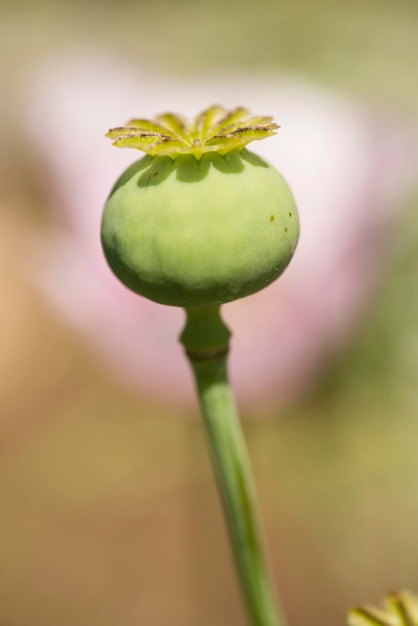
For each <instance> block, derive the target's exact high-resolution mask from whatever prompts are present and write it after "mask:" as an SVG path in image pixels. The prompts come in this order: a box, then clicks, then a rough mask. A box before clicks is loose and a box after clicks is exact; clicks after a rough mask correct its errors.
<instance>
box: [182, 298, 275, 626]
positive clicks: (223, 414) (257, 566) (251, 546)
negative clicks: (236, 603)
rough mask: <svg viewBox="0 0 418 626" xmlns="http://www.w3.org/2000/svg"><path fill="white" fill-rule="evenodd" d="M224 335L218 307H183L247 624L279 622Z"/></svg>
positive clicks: (184, 337)
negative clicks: (185, 308)
mask: <svg viewBox="0 0 418 626" xmlns="http://www.w3.org/2000/svg"><path fill="white" fill-rule="evenodd" d="M229 336H230V332H229V330H228V329H227V328H226V326H225V325H224V324H223V322H222V320H221V317H220V313H219V307H212V308H207V309H189V310H187V323H186V327H185V329H184V331H183V333H182V335H181V342H182V343H183V345H184V346H185V348H186V354H187V356H188V357H189V360H190V363H191V366H192V368H193V371H194V375H195V380H196V386H197V392H198V395H199V401H200V406H201V410H202V414H203V418H204V423H205V427H206V433H207V436H208V440H209V446H210V451H211V456H212V462H213V466H214V470H215V474H216V478H217V482H218V487H219V491H220V495H221V498H222V503H223V507H224V512H225V516H226V521H227V525H228V530H229V536H230V539H231V543H232V550H233V555H234V559H235V565H236V568H237V572H238V577H239V580H240V583H241V588H242V592H243V596H244V601H245V604H246V608H247V612H248V617H249V623H250V624H251V626H283V625H284V620H283V618H282V616H281V614H280V613H279V611H278V607H277V603H276V599H275V594H274V588H273V584H272V581H271V577H270V574H269V571H268V567H267V563H266V559H265V556H264V550H263V541H262V533H261V527H260V523H259V519H258V506H257V501H256V496H255V488H254V483H253V477H252V473H251V468H250V463H249V459H248V453H247V449H246V445H245V440H244V437H243V433H242V429H241V426H240V421H239V418H238V415H237V411H236V407H235V402H234V397H233V394H232V391H231V387H230V384H229V381H228V375H227V367H226V361H227V352H228V340H229Z"/></svg>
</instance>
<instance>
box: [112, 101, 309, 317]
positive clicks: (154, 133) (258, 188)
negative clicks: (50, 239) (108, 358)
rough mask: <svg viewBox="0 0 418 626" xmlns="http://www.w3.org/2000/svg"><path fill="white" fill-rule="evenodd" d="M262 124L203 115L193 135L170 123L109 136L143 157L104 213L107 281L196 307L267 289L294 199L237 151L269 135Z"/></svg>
mask: <svg viewBox="0 0 418 626" xmlns="http://www.w3.org/2000/svg"><path fill="white" fill-rule="evenodd" d="M275 128H277V126H276V125H275V124H273V123H272V122H271V118H249V117H248V111H246V110H245V109H236V110H235V111H233V112H232V113H229V114H228V113H227V112H226V111H225V110H224V109H222V108H221V107H211V108H210V109H208V110H207V111H204V112H203V113H202V114H201V115H200V116H198V117H197V119H196V121H195V122H194V124H193V125H191V126H189V127H188V126H187V125H186V123H185V122H184V121H183V120H181V118H178V117H177V116H173V115H171V114H167V115H164V116H160V117H159V118H157V119H156V121H155V122H148V121H147V120H132V121H131V122H129V123H128V125H127V126H126V127H123V128H118V129H114V130H112V131H109V133H108V135H109V136H110V137H111V138H113V139H114V140H115V141H114V144H115V145H116V146H121V147H133V148H138V149H141V150H143V151H145V152H147V155H146V156H145V157H144V158H142V159H141V160H139V161H137V162H136V163H134V164H133V165H132V166H131V167H129V168H128V169H127V170H126V171H125V172H124V173H123V174H122V176H121V177H120V178H119V180H118V181H117V183H116V185H115V186H114V188H113V190H112V192H111V194H110V197H109V199H108V201H107V203H106V206H105V210H104V214H103V221H102V244H103V249H104V252H105V255H106V258H107V261H108V263H109V265H110V267H111V269H112V270H113V272H114V273H115V274H116V276H117V277H118V278H119V279H120V280H121V281H122V282H123V283H124V284H125V285H126V286H127V287H129V288H130V289H131V290H133V291H135V292H136V293H138V294H140V295H143V296H145V297H147V298H149V299H151V300H154V301H155V302H159V303H162V304H168V305H174V306H181V307H186V308H189V307H205V306H211V305H218V304H222V303H225V302H230V301H232V300H236V299H237V298H242V297H244V296H248V295H250V294H251V293H254V292H256V291H259V290H260V289H262V288H263V287H266V286H267V285H269V284H270V283H271V282H273V281H274V280H275V279H276V278H277V277H278V276H279V275H280V274H281V273H282V272H283V270H284V269H285V267H286V266H287V265H288V263H289V261H290V259H291V258H292V255H293V252H294V250H295V247H296V244H297V240H298V236H299V220H298V214H297V209H296V206H295V202H294V199H293V196H292V194H291V192H290V190H289V187H288V186H287V184H286V182H285V180H284V179H283V178H282V176H281V175H280V174H279V173H278V172H277V170H276V169H275V168H273V167H272V166H271V165H270V164H268V163H267V162H266V161H264V160H263V159H261V158H260V157H258V156H256V155H255V154H253V153H251V152H249V151H248V150H246V149H245V145H246V144H247V143H249V142H250V141H252V140H253V139H261V138H263V137H266V136H269V135H271V134H273V131H274V129H275Z"/></svg>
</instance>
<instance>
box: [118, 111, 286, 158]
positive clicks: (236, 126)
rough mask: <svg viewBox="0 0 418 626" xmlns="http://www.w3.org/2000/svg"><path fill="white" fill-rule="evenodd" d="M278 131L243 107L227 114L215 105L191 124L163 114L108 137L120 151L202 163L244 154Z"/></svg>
mask: <svg viewBox="0 0 418 626" xmlns="http://www.w3.org/2000/svg"><path fill="white" fill-rule="evenodd" d="M278 128H279V126H278V125H277V124H275V123H274V122H273V121H272V118H271V117H265V116H252V115H251V114H250V112H249V111H248V110H247V109H245V108H243V107H237V108H236V109H234V110H232V111H227V110H226V109H224V108H223V107H221V106H219V105H215V106H211V107H210V108H208V109H206V110H205V111H202V113H200V114H199V115H198V116H197V117H196V118H195V120H193V122H191V123H188V122H187V121H186V120H185V119H183V118H182V117H181V116H180V115H177V114H174V113H164V114H162V115H158V116H157V117H156V118H155V119H154V120H145V119H132V120H130V121H129V122H127V124H126V126H121V127H119V128H112V129H111V130H109V132H108V133H107V134H106V137H109V138H110V139H113V145H114V146H116V147H117V148H136V149H137V150H142V151H143V152H145V153H146V154H149V155H151V156H169V157H171V158H172V159H175V158H176V157H178V156H180V155H182V154H192V155H193V156H195V157H196V159H200V157H201V156H202V154H204V153H205V152H217V153H218V154H220V155H224V154H226V153H227V152H229V151H230V150H242V148H244V147H245V146H246V145H247V144H248V143H250V142H251V141H254V140H256V139H264V138H265V137H270V136H271V135H274V134H275V131H276V130H277V129H278Z"/></svg>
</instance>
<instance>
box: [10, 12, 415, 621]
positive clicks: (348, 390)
mask: <svg viewBox="0 0 418 626" xmlns="http://www.w3.org/2000/svg"><path fill="white" fill-rule="evenodd" d="M0 8H1V20H0V30H1V37H0V46H1V48H0V52H1V53H0V77H1V84H2V87H3V88H2V93H3V97H2V99H1V102H0V110H1V115H2V119H3V123H2V125H1V129H0V178H1V188H0V259H1V262H0V346H1V348H0V511H1V513H0V625H1V626H38V625H39V626H41V625H42V626H49V625H51V626H52V625H53V624H54V625H55V624H59V625H60V626H85V625H86V626H87V624H88V625H89V626H99V625H100V626H115V625H116V624H118V625H119V624H124V626H134V624H150V625H152V626H159V625H160V624H161V625H162V624H168V623H169V624H170V625H171V626H176V625H179V626H180V625H181V626H189V625H190V626H195V625H196V624H199V625H200V626H212V625H215V624H216V626H218V625H219V624H229V626H232V625H235V624H236V625H237V626H238V625H240V624H244V623H245V618H244V615H243V612H242V608H241V603H240V598H239V593H238V589H237V585H236V582H235V578H234V572H233V569H232V564H231V560H230V554H229V548H228V545H227V541H226V536H225V529H224V526H223V519H222V515H221V511H220V506H219V503H218V499H217V494H216V492H215V486H214V480H213V477H212V474H211V468H210V465H209V462H208V457H207V452H206V448H205V441H204V436H203V433H202V430H201V424H200V421H199V418H198V411H197V407H196V404H195V402H194V400H193V396H192V387H191V382H190V379H189V373H188V370H187V367H186V365H185V364H184V363H183V360H182V355H181V350H180V348H179V347H177V344H176V336H177V334H178V332H179V331H180V329H181V325H182V316H181V313H180V312H179V311H172V310H169V309H165V308H164V307H154V305H149V304H147V303H144V302H143V301H142V300H140V299H136V298H135V297H134V296H131V295H130V294H127V293H126V291H125V290H124V289H123V287H121V286H119V285H118V284H117V283H116V281H115V280H114V279H113V278H112V277H111V276H110V273H109V272H108V270H107V268H106V266H105V264H104V261H103V260H102V257H101V254H100V246H99V243H98V233H99V228H100V212H101V207H102V205H103V202H104V200H105V198H106V195H107V193H108V191H109V189H110V187H111V185H112V184H113V182H114V180H115V178H116V176H117V175H118V173H119V172H121V171H122V169H123V168H124V167H125V166H126V165H127V164H128V163H130V162H131V161H132V160H133V159H134V158H136V157H137V156H138V155H136V154H132V153H130V151H120V152H118V151H116V150H114V149H113V148H111V147H110V144H109V143H108V142H107V141H106V140H105V139H103V137H102V135H103V133H104V132H106V130H107V129H108V128H109V127H111V126H119V125H121V124H122V123H124V122H125V121H126V120H127V119H128V118H129V117H131V116H143V115H147V116H148V115H152V114H156V113H158V112H161V111H163V110H166V109H173V108H174V109H176V110H178V109H179V110H180V112H181V111H184V112H185V113H187V114H191V113H193V112H194V113H197V112H198V111H199V109H200V108H203V107H204V106H207V105H209V104H211V103H212V102H217V101H221V100H222V102H221V103H225V104H226V105H228V106H231V105H234V104H236V105H237V104H243V105H248V106H250V107H251V108H252V109H254V112H255V113H260V114H270V113H271V114H274V116H275V118H276V120H277V122H278V123H279V124H281V125H282V127H283V128H282V130H280V131H279V135H278V136H277V137H276V138H273V139H269V140H268V141H267V142H266V146H265V147H261V144H260V150H259V149H258V148H259V146H258V145H257V146H255V147H254V150H255V151H258V152H260V153H262V154H265V155H266V156H267V157H268V158H270V160H272V161H273V162H274V164H275V165H276V166H277V167H279V169H281V170H282V171H283V173H284V174H285V176H286V177H287V178H288V180H289V182H290V183H291V185H292V188H293V190H294V193H295V196H296V199H297V201H298V204H299V207H300V213H301V222H302V235H301V241H300V249H299V250H298V252H297V255H296V257H295V260H294V262H293V263H292V266H291V267H290V268H289V270H288V271H287V272H286V274H285V276H284V277H283V279H281V280H279V281H278V283H277V286H273V287H270V288H269V289H267V290H266V291H265V292H263V294H260V295H257V296H254V297H252V298H249V299H247V300H246V301H244V302H242V303H236V304H234V305H231V306H230V307H226V309H225V316H226V318H227V319H228V321H229V322H230V325H231V327H232V328H233V330H234V332H235V339H234V341H235V342H236V343H235V344H234V348H235V352H234V354H236V355H238V356H237V357H236V361H235V363H233V364H232V375H233V378H234V380H235V381H236V388H237V394H238V400H239V403H240V406H241V408H242V412H243V415H244V417H245V431H246V435H247V439H248V445H249V448H250V453H251V458H252V460H253V463H254V469H255V474H256V480H257V484H258V487H259V492H260V502H261V509H262V514H263V519H264V522H265V527H266V535H267V540H268V545H269V550H270V557H271V562H272V567H273V570H274V574H275V577H276V580H277V584H278V588H279V590H280V595H281V597H282V600H283V604H284V607H285V610H286V613H287V615H288V618H289V622H290V624H291V625H292V626H301V625H302V624H306V623H311V624H312V623H314V624H316V623H318V624H319V623H321V624H322V626H328V625H329V626H331V624H333V625H334V624H342V623H344V622H345V614H346V612H347V610H348V608H349V607H350V606H352V605H355V604H358V603H361V602H364V601H369V602H378V601H379V600H380V598H381V597H382V596H383V595H384V593H385V592H386V591H387V590H389V589H398V588H410V589H412V590H418V546H417V542H416V529H417V527H418V488H417V485H418V480H417V476H418V455H417V444H416V441H417V437H418V390H417V388H418V385H417V378H418V376H417V375H418V289H417V285H418V228H417V223H418V221H417V220H418V193H417V192H418V182H417V181H418V178H417V176H416V171H417V168H416V165H417V153H418V151H417V136H418V132H417V129H418V124H417V120H418V82H417V76H416V59H417V58H418V37H417V30H418V4H417V3H416V1H415V0H398V2H389V1H386V0H363V1H360V0H358V1H354V2H350V3H337V2H331V1H330V0H292V1H291V2H290V1H282V2H273V1H267V0H259V1H258V2H257V3H250V2H245V1H243V0H241V1H240V2H238V1H236V0H231V1H230V2H221V1H220V0H212V1H211V2H210V3H209V2H204V3H203V2H199V1H198V0H195V1H194V2H192V1H189V0H176V1H172V2H169V1H168V0H156V1H154V2H145V1H141V0H138V1H137V2H135V3H134V2H129V1H127V0H119V2H117V3H111V2H99V1H97V2H94V1H90V2H81V1H80V0H73V1H72V2H71V3H70V2H64V1H63V0H56V1H54V2H52V1H51V0H32V1H31V2H29V0H15V1H14V2H8V1H6V0H2V2H1V4H0ZM255 107H258V108H255ZM260 107H261V110H260ZM267 144H268V146H267ZM263 150H265V151H266V152H265V153H263ZM126 153H127V154H126ZM279 283H280V285H279ZM159 374H161V375H159Z"/></svg>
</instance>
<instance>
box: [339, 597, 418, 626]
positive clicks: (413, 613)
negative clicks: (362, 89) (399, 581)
mask: <svg viewBox="0 0 418 626" xmlns="http://www.w3.org/2000/svg"><path fill="white" fill-rule="evenodd" d="M348 625H349V626H418V597H417V596H416V595H414V594H412V593H409V592H408V591H401V592H398V593H390V594H389V595H387V596H386V599H385V603H384V607H383V609H376V608H374V607H370V606H365V607H361V608H358V609H353V610H352V611H350V613H349V615H348Z"/></svg>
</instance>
